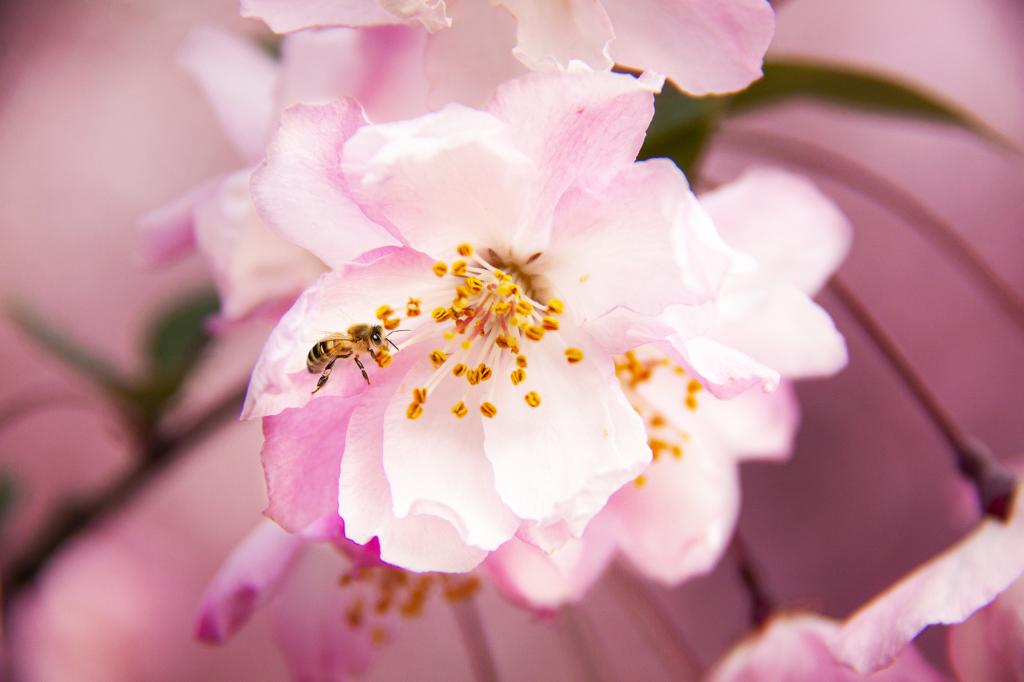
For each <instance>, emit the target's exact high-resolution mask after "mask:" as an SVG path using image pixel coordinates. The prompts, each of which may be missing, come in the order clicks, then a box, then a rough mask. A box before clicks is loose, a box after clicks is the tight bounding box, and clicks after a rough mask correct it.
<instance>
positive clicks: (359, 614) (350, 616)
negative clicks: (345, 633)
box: [345, 599, 363, 629]
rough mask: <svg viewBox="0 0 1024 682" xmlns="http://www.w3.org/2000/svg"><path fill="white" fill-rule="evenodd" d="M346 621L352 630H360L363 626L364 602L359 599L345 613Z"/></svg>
mask: <svg viewBox="0 0 1024 682" xmlns="http://www.w3.org/2000/svg"><path fill="white" fill-rule="evenodd" d="M345 621H346V622H347V623H348V626H349V627H350V628H352V629H355V628H358V627H359V626H360V625H362V624H363V600H362V599H358V600H356V602H355V603H353V604H352V606H350V607H349V608H348V610H347V611H346V612H345Z"/></svg>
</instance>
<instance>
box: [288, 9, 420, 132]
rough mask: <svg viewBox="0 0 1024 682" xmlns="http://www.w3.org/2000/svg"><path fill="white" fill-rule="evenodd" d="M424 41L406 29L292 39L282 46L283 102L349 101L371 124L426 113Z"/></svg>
mask: <svg viewBox="0 0 1024 682" xmlns="http://www.w3.org/2000/svg"><path fill="white" fill-rule="evenodd" d="M425 41H426V33H425V32H424V31H423V30H421V29H418V28H413V27H408V26H381V27H377V28H365V29H358V30H356V29H349V28H336V29H324V30H319V31H317V30H310V31H300V32H298V33H293V34H291V35H288V36H286V37H285V38H284V40H283V41H282V44H281V53H282V55H281V88H282V90H281V100H282V103H283V105H284V106H289V105H291V104H298V103H304V104H320V103H327V102H330V101H333V100H335V99H337V98H338V97H342V96H349V97H352V98H354V99H356V100H358V101H359V103H360V104H362V106H363V108H364V109H365V110H366V114H367V116H368V117H369V118H370V119H371V120H372V121H391V120H397V119H403V118H410V117H412V116H417V115H419V114H422V113H424V112H425V111H426V102H427V80H426V76H425V75H424V73H423V68H424V67H423V50H424V44H425Z"/></svg>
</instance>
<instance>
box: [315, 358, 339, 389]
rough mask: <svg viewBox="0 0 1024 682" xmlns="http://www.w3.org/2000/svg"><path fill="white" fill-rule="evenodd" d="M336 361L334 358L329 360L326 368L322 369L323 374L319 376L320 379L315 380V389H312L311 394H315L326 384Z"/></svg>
mask: <svg viewBox="0 0 1024 682" xmlns="http://www.w3.org/2000/svg"><path fill="white" fill-rule="evenodd" d="M337 359H338V358H336V357H334V358H331V361H330V362H328V363H327V366H326V367H324V372H323V374H321V375H320V378H319V379H317V380H316V388H314V389H313V393H316V392H317V391H319V390H320V389H321V388H323V387H324V384H326V383H327V380H328V379H330V378H331V370H332V369H334V362H335V361H336V360H337Z"/></svg>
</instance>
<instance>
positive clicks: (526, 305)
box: [516, 298, 533, 315]
mask: <svg viewBox="0 0 1024 682" xmlns="http://www.w3.org/2000/svg"><path fill="white" fill-rule="evenodd" d="M516 312H517V313H519V314H520V315H529V314H530V313H532V312H533V304H532V303H530V302H529V301H527V300H526V299H525V298H521V299H519V300H518V301H516Z"/></svg>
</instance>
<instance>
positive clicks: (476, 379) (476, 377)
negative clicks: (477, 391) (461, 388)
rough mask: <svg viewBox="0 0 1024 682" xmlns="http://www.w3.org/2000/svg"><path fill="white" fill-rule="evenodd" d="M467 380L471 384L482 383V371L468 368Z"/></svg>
mask: <svg viewBox="0 0 1024 682" xmlns="http://www.w3.org/2000/svg"><path fill="white" fill-rule="evenodd" d="M466 381H468V382H469V385H470V386H476V385H477V384H479V383H480V372H479V371H478V370H475V369H467V370H466Z"/></svg>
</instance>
